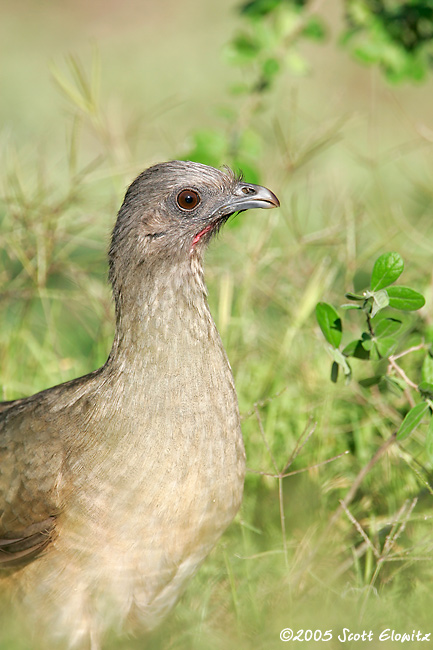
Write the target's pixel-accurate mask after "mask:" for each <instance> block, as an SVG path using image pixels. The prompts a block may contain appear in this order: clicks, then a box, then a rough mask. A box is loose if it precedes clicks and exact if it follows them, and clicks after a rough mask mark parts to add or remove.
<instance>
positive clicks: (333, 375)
mask: <svg viewBox="0 0 433 650" xmlns="http://www.w3.org/2000/svg"><path fill="white" fill-rule="evenodd" d="M339 368H340V366H339V365H338V363H337V362H336V361H333V362H332V366H331V381H332V382H333V383H334V384H336V383H337V379H338V370H339Z"/></svg>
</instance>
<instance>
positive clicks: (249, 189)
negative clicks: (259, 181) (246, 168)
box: [212, 183, 280, 217]
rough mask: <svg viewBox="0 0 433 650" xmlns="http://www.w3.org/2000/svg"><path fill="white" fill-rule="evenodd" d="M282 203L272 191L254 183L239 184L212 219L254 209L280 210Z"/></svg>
mask: <svg viewBox="0 0 433 650" xmlns="http://www.w3.org/2000/svg"><path fill="white" fill-rule="evenodd" d="M279 207H280V202H279V200H278V199H277V197H276V196H275V194H274V193H273V192H271V190H268V189H267V188H266V187H262V186H261V185H253V184H252V183H238V185H237V187H236V189H235V190H234V192H233V194H232V195H231V197H230V198H229V199H228V201H226V202H225V203H224V205H222V206H220V207H219V208H218V209H217V210H216V211H215V212H214V214H213V215H212V217H222V216H225V215H228V214H233V213H234V212H242V211H243V210H251V209H252V208H266V209H269V208H279Z"/></svg>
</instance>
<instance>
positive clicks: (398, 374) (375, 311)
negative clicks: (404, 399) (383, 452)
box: [316, 253, 433, 458]
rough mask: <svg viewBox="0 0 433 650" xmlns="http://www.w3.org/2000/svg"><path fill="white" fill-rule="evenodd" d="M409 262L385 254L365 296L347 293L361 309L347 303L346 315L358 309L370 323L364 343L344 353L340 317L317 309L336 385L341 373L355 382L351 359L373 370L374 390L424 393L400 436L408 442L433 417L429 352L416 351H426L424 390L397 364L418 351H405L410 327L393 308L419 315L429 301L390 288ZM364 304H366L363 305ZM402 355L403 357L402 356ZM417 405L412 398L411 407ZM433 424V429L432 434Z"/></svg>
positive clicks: (354, 343)
mask: <svg viewBox="0 0 433 650" xmlns="http://www.w3.org/2000/svg"><path fill="white" fill-rule="evenodd" d="M403 269H404V263H403V259H402V258H401V256H400V255H399V254H398V253H384V254H383V255H381V256H380V257H379V258H378V259H377V260H376V262H375V263H374V266H373V271H372V273H371V279H370V288H369V289H366V290H365V291H364V292H363V293H362V294H354V293H346V298H348V299H349V300H353V301H355V302H356V303H358V304H355V305H352V304H345V305H342V308H344V309H345V310H351V309H356V310H357V311H361V312H362V314H363V316H364V318H365V329H364V331H362V332H361V334H360V336H359V338H358V339H356V340H353V341H350V343H347V344H346V346H345V347H344V348H343V350H341V351H340V349H339V347H340V343H341V340H342V335H343V328H342V323H341V320H340V317H339V315H338V312H337V311H336V310H335V309H334V307H332V305H329V304H327V303H325V302H320V303H318V304H317V306H316V318H317V322H318V324H319V326H320V329H321V330H322V332H323V334H324V336H325V338H326V340H327V342H328V343H330V345H331V349H330V352H331V355H332V357H333V363H332V367H331V380H332V381H333V382H336V381H337V378H338V370H339V369H341V370H342V371H343V373H344V375H345V377H346V379H350V378H351V377H352V369H351V366H350V364H349V362H348V359H349V358H350V357H352V358H354V359H360V360H363V361H369V362H371V363H372V365H373V374H372V376H370V377H369V378H367V379H363V380H361V382H362V385H363V386H364V387H366V388H367V387H371V386H375V385H377V384H385V385H386V384H387V385H388V387H390V386H392V387H393V388H394V389H395V390H397V391H398V392H401V391H407V390H409V389H410V388H411V389H413V390H414V391H416V392H417V393H418V395H419V396H420V397H421V399H422V400H423V401H421V402H420V403H419V404H415V405H412V406H411V408H410V410H409V411H408V412H407V413H406V415H405V417H404V419H403V421H402V423H401V425H400V426H399V428H398V431H397V440H404V439H405V438H407V437H408V436H409V435H410V434H411V433H413V432H414V431H415V429H416V428H417V427H418V426H419V425H420V424H421V422H422V421H423V419H424V418H425V416H427V415H429V416H431V414H432V410H433V403H432V398H433V382H429V381H428V380H427V379H431V378H432V371H433V364H432V359H431V356H430V354H429V350H428V348H427V347H426V346H425V345H424V343H420V344H419V345H417V346H415V350H416V351H418V350H424V354H425V357H424V362H423V372H422V376H423V379H424V380H423V381H421V382H420V383H419V384H418V385H417V384H415V383H414V382H411V381H410V380H409V379H408V378H407V376H406V374H405V373H404V371H403V370H402V369H401V368H400V366H399V365H398V364H397V359H400V358H401V357H403V356H406V355H407V354H409V353H410V352H412V351H413V348H411V349H409V350H404V349H403V350H401V349H400V348H404V344H405V341H406V340H407V330H408V324H407V323H406V326H404V325H403V321H402V320H400V319H399V318H394V317H393V316H390V315H388V312H387V308H393V309H399V310H401V311H403V312H404V311H416V310H418V309H421V307H423V306H424V304H425V299H424V296H422V295H421V294H420V293H418V292H417V291H415V290H414V289H411V288H409V287H403V286H399V285H396V286H390V285H392V284H393V283H394V282H395V281H396V280H398V278H399V277H400V275H401V274H402V273H403ZM360 303H362V304H360ZM397 350H399V352H398V354H396V351H397ZM411 404H412V398H410V400H409V405H411ZM431 428H432V425H431V424H430V426H429V432H430V429H431ZM430 438H431V433H429V434H428V441H429V444H428V448H430V447H431V441H430ZM432 458H433V457H432Z"/></svg>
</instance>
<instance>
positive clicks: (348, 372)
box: [331, 348, 352, 379]
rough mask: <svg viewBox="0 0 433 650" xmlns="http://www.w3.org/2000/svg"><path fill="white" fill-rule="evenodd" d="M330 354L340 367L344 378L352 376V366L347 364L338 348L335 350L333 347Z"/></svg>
mask: <svg viewBox="0 0 433 650" xmlns="http://www.w3.org/2000/svg"><path fill="white" fill-rule="evenodd" d="M332 356H333V358H334V363H337V364H338V365H339V366H340V368H341V369H342V370H343V372H344V374H345V376H346V379H350V377H351V376H352V368H351V367H350V366H349V364H348V362H347V359H346V357H345V356H344V354H343V353H342V352H340V350H337V348H334V349H333V350H332ZM331 378H332V377H331Z"/></svg>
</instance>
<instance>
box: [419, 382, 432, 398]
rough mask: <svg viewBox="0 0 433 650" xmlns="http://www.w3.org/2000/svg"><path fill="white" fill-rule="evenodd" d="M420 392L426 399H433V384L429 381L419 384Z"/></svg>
mask: <svg viewBox="0 0 433 650" xmlns="http://www.w3.org/2000/svg"><path fill="white" fill-rule="evenodd" d="M418 390H419V392H420V393H421V395H423V396H424V397H428V398H429V399H433V384H432V383H430V382H429V381H422V382H421V383H420V384H418Z"/></svg>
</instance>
